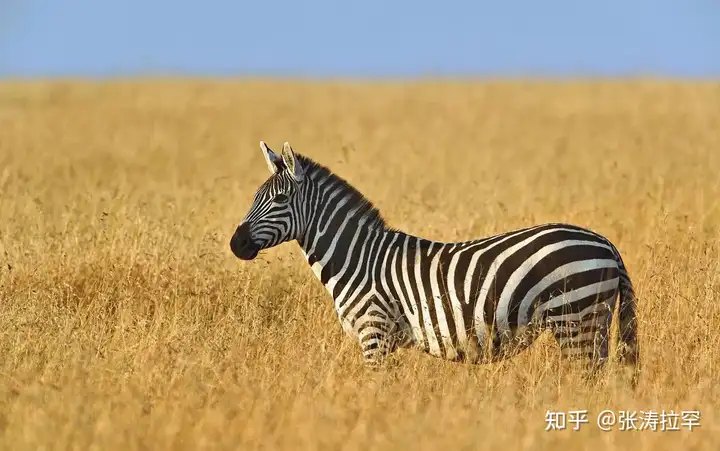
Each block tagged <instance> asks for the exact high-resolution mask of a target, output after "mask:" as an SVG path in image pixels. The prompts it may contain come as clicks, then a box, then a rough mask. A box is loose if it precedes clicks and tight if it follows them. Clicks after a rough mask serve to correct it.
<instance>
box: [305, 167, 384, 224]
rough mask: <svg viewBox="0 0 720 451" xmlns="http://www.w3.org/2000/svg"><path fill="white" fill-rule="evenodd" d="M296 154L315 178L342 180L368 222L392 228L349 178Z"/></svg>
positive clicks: (342, 184) (310, 175)
mask: <svg viewBox="0 0 720 451" xmlns="http://www.w3.org/2000/svg"><path fill="white" fill-rule="evenodd" d="M295 156H296V157H297V159H298V160H299V161H300V164H302V167H303V169H304V170H305V174H306V176H309V177H310V178H313V179H322V178H328V179H331V180H337V181H338V182H340V186H342V188H343V190H344V192H345V193H347V194H349V195H350V199H349V201H350V202H351V203H352V204H354V205H356V206H357V208H358V213H359V214H360V215H361V216H363V217H365V218H366V219H367V221H368V222H367V223H368V224H370V225H372V226H375V227H379V228H384V229H388V230H391V228H389V227H388V226H387V223H386V222H385V219H384V218H383V217H382V216H381V215H380V211H379V210H378V209H377V208H376V207H375V205H373V203H372V202H371V201H370V200H369V199H368V198H367V197H365V195H364V194H363V193H361V192H360V191H358V189H357V188H355V187H354V186H352V185H351V184H350V183H349V182H348V181H347V180H345V179H344V178H342V177H340V176H339V175H337V174H335V173H334V172H332V171H331V170H330V169H328V168H327V167H325V166H323V165H321V164H320V163H317V162H315V161H313V160H312V159H310V158H309V157H306V156H304V155H300V154H298V153H296V154H295Z"/></svg>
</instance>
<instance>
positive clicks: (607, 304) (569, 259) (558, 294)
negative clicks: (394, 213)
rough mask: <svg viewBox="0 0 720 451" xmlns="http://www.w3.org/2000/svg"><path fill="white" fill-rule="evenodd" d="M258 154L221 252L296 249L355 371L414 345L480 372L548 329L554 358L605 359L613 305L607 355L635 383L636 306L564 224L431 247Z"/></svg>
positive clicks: (329, 186) (352, 198) (322, 174)
mask: <svg viewBox="0 0 720 451" xmlns="http://www.w3.org/2000/svg"><path fill="white" fill-rule="evenodd" d="M260 148H261V150H262V153H263V155H264V157H265V161H266V163H267V166H268V170H269V171H270V174H271V175H270V177H269V178H268V179H267V180H266V181H265V182H264V183H263V184H262V185H261V186H260V187H259V188H258V189H257V191H256V192H255V195H254V198H253V202H252V206H251V207H250V209H249V211H248V212H247V214H246V215H245V217H244V218H243V220H242V221H241V222H240V225H239V226H237V228H236V230H235V232H234V234H233V235H232V238H231V239H230V249H231V251H232V253H233V254H234V255H235V256H236V257H237V258H239V259H241V260H253V259H254V258H255V257H256V256H257V255H258V253H259V252H260V251H261V250H264V249H269V248H272V247H274V246H277V245H279V244H281V243H284V242H287V241H293V240H294V241H297V243H298V244H299V245H300V248H301V249H302V252H303V254H304V256H305V258H306V260H307V262H308V264H309V265H310V267H311V269H312V271H313V273H314V274H315V276H316V277H317V278H318V279H319V280H320V281H321V282H322V284H323V285H324V286H325V288H326V289H327V291H328V292H329V293H330V295H331V296H332V298H333V300H334V307H335V311H336V313H337V316H338V319H339V321H340V324H341V326H342V329H343V330H344V331H345V333H347V334H348V335H349V336H350V337H352V338H353V339H354V340H356V341H357V342H358V343H359V345H360V348H361V350H362V355H363V358H364V363H365V364H366V365H368V366H369V367H372V368H378V366H379V365H380V364H381V363H382V362H383V361H384V360H385V358H386V357H387V356H388V355H389V354H390V353H392V352H394V351H395V350H396V349H399V348H408V347H419V348H421V349H422V350H424V351H425V352H426V353H429V354H431V355H433V356H435V357H439V358H444V359H447V360H450V361H458V362H470V363H489V362H497V361H500V360H502V359H506V358H509V357H511V356H514V355H516V354H518V353H519V352H520V351H522V350H524V349H526V348H527V347H529V346H530V345H531V344H532V343H533V342H534V341H535V339H536V338H537V337H538V336H539V335H540V334H541V332H543V331H546V330H550V331H551V332H552V334H553V335H554V337H555V339H556V340H557V342H558V344H559V346H560V353H561V357H562V358H565V359H571V358H572V359H577V358H580V359H583V358H584V359H585V361H586V362H587V364H588V369H589V370H590V374H596V371H597V370H599V369H601V368H603V367H605V363H606V361H607V360H608V355H609V352H608V343H609V340H610V325H611V321H612V316H613V314H614V313H613V312H614V309H615V301H616V298H618V297H619V308H618V311H619V313H618V316H619V340H618V356H619V359H620V361H621V362H622V363H624V365H625V368H627V369H629V370H630V371H631V373H632V384H633V386H635V384H636V377H637V369H638V366H639V365H638V360H639V355H640V353H639V346H638V343H637V315H636V297H635V294H634V290H633V284H632V282H631V280H630V277H629V275H628V272H627V270H626V268H625V265H624V263H623V260H622V258H621V256H620V253H619V251H618V250H617V248H616V247H615V246H614V245H613V244H612V243H611V242H610V241H609V240H608V239H607V238H605V237H603V236H602V235H600V234H598V233H596V232H593V231H591V230H589V229H586V228H583V227H580V226H577V225H571V224H566V223H547V224H541V225H534V226H531V227H526V228H522V229H518V230H513V231H510V232H506V233H502V234H499V235H494V236H490V237H485V238H481V239H476V240H472V241H464V242H450V243H446V242H438V241H432V240H428V239H425V238H421V237H418V236H413V235H411V234H408V233H404V232H402V231H400V230H397V229H394V228H392V227H390V226H388V225H387V224H386V222H385V220H384V219H383V218H382V216H381V215H380V213H379V211H378V209H377V208H376V207H375V206H374V205H373V204H372V203H371V202H370V201H369V200H368V199H367V198H366V197H365V196H364V195H363V194H361V193H360V192H359V191H358V190H357V189H356V188H354V187H353V186H352V185H350V183H348V182H347V181H346V180H345V179H343V178H341V177H340V176H338V175H336V174H334V173H333V172H331V171H330V169H328V168H327V167H325V166H322V165H321V164H319V163H316V162H314V161H313V160H311V159H310V158H309V157H306V156H304V155H301V154H299V153H296V152H295V151H294V150H293V148H292V147H291V146H290V144H289V143H288V142H285V143H284V145H283V148H282V151H281V153H280V155H277V154H276V153H275V152H274V151H273V150H272V149H270V148H269V147H268V146H267V144H266V143H265V142H264V141H261V142H260Z"/></svg>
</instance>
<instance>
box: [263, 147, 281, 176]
mask: <svg viewBox="0 0 720 451" xmlns="http://www.w3.org/2000/svg"><path fill="white" fill-rule="evenodd" d="M260 150H262V153H263V156H264V157H265V162H266V163H267V167H268V170H269V171H270V173H271V174H277V172H278V170H279V169H280V168H279V167H278V165H279V164H280V163H282V158H280V157H279V156H278V155H277V154H276V153H275V152H273V151H272V149H270V148H269V147H268V145H267V144H265V141H260Z"/></svg>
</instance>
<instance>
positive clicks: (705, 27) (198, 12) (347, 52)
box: [0, 0, 720, 78]
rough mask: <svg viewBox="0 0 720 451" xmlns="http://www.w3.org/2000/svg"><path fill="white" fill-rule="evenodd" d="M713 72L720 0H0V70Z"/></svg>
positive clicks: (17, 73) (716, 71)
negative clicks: (349, 0)
mask: <svg viewBox="0 0 720 451" xmlns="http://www.w3.org/2000/svg"><path fill="white" fill-rule="evenodd" d="M127 75H193V76H197V75H208V76H213V75H221V76H238V75H249V76H262V75H272V76H301V77H316V76H321V77H398V76H399V77H408V76H462V77H465V76H475V75H479V76H543V77H545V76H573V77H576V76H624V75H634V76H648V75H649V76H662V77H713V78H716V77H718V76H720V1H718V0H674V1H671V0H606V1H604V2H599V1H589V0H585V1H582V0H545V1H531V0H526V1H518V0H496V1H492V2H491V1H483V0H478V1H474V2H471V1H462V2H461V1H450V0H445V1H435V2H427V1H422V0H418V1H414V2H412V1H407V0H395V1H391V0H386V1H385V2H383V1H378V0H366V1H364V2H340V1H330V0H307V1H305V2H302V1H294V2H293V1H267V2H263V0H255V1H243V0H236V1H231V0H205V1H195V2H187V1H183V0H175V1H170V0H145V1H141V0H126V1H113V0H0V77H8V76H11V77H23V76H35V77H37V76H39V77H48V76H93V77H105V76H113V77H116V76H127Z"/></svg>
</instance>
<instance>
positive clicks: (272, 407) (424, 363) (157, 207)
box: [0, 80, 720, 450]
mask: <svg viewBox="0 0 720 451" xmlns="http://www.w3.org/2000/svg"><path fill="white" fill-rule="evenodd" d="M261 139H263V140H266V141H267V142H268V143H269V144H270V145H271V146H273V147H275V148H277V149H279V148H280V147H281V146H282V143H283V142H284V141H286V140H287V141H290V142H291V144H292V145H293V147H294V148H295V150H296V151H297V152H300V153H302V154H305V155H307V156H309V157H311V158H313V159H315V160H317V161H318V162H321V163H322V164H324V165H326V166H329V167H330V168H331V169H333V170H334V171H335V172H336V173H338V174H339V175H341V176H342V177H344V178H346V179H347V180H348V181H350V182H351V183H352V184H354V185H355V186H356V187H357V188H358V189H360V190H361V191H362V192H364V193H365V194H366V195H367V196H368V197H369V198H370V199H371V200H372V201H373V202H374V203H375V204H376V206H377V207H379V208H380V211H381V212H382V213H383V215H384V216H385V218H386V219H387V220H388V222H389V223H390V224H391V225H392V226H394V227H397V228H400V229H403V230H405V231H407V232H410V233H414V234H417V235H421V236H425V237H427V238H433V239H438V240H447V241H449V240H464V239H469V238H477V237H481V236H487V235H490V234H494V233H499V232H503V231H507V230H509V229H512V228H518V227H523V226H527V225H531V224H534V223H540V222H550V221H567V222H573V223H576V224H579V225H584V226H587V227H590V228H592V229H593V230H595V231H597V232H600V233H602V234H604V235H606V236H607V237H608V238H610V239H611V240H612V241H613V242H614V243H615V244H616V245H617V247H618V248H619V249H620V251H621V252H622V254H623V256H624V259H625V262H626V264H627V266H628V269H629V271H630V274H631V276H632V277H633V280H634V283H635V287H636V290H637V293H638V297H639V318H640V320H639V321H640V344H641V349H642V358H641V359H642V360H641V361H642V374H641V377H640V383H639V386H638V388H637V391H635V392H633V391H631V390H629V389H628V388H627V387H626V386H624V385H622V384H618V383H616V378H615V376H614V375H615V374H616V372H615V369H614V368H612V367H611V368H610V371H609V372H608V373H607V374H606V375H605V376H603V377H602V378H601V379H600V380H599V381H598V382H597V383H595V384H591V383H589V382H587V381H586V380H584V379H583V378H582V373H581V372H580V371H579V368H578V367H576V366H574V365H571V364H569V363H567V362H562V361H560V360H559V351H558V348H557V345H556V344H555V342H554V340H552V339H551V338H549V337H542V338H541V339H540V340H539V341H538V342H537V343H536V344H535V345H534V346H533V347H532V348H530V349H529V350H528V351H526V352H525V353H523V354H521V355H520V356H518V357H516V358H514V359H512V360H508V361H506V362H502V363H497V364H489V365H483V366H472V365H465V364H458V363H450V362H444V361H442V360H439V359H436V358H433V357H430V356H427V355H425V354H422V353H421V352H419V351H414V350H404V351H401V352H398V353H397V354H395V355H394V356H393V359H392V360H391V362H390V363H389V364H388V366H387V367H386V368H384V369H382V370H380V371H378V372H376V373H373V372H369V371H368V370H366V369H365V368H364V367H363V365H362V361H361V356H360V353H359V350H358V347H357V345H356V344H355V342H353V341H351V340H350V339H349V338H346V337H345V336H344V335H343V332H342V330H341V328H340V325H339V323H338V321H337V318H336V316H335V313H334V311H333V308H332V301H331V299H330V297H329V295H328V294H327V292H326V291H325V289H324V288H323V287H322V285H321V284H320V282H319V281H317V280H316V279H315V278H314V276H313V274H312V272H311V271H310V269H309V268H308V267H307V264H306V263H305V261H304V259H303V257H302V254H301V252H300V250H299V248H298V246H297V244H295V243H290V244H285V245H282V246H279V247H277V248H275V249H272V250H269V251H265V252H264V253H262V254H261V256H260V257H259V258H258V259H257V260H256V261H253V262H242V261H239V260H237V259H236V258H235V257H234V256H233V255H232V253H231V252H230V249H229V244H228V242H229V239H230V236H231V234H232V232H233V231H234V229H235V227H236V225H237V224H238V222H239V221H240V219H241V218H242V216H243V215H244V214H245V212H246V209H247V208H248V207H249V205H250V202H251V199H252V196H253V193H254V190H255V188H256V187H257V186H259V185H260V183H262V181H264V180H265V179H266V177H267V175H268V173H267V168H266V166H265V162H264V160H263V158H262V155H261V153H260V150H259V147H258V142H259V141H260V140H261ZM719 171H720V85H718V84H712V83H699V82H698V83H694V84H693V83H685V84H683V83H671V82H661V81H633V82H599V81H598V82H583V83H581V82H563V83H560V82H556V83H549V82H548V83H541V82H532V83H530V82H520V81H517V82H490V81H488V82H483V83H481V82H477V83H470V82H453V83H450V82H448V83H429V82H428V83H413V84H400V83H397V84H391V83H387V84H384V83H376V84H360V83H357V84H351V83H347V84H341V83H329V82H327V83H325V82H324V83H320V82H318V83H310V82H307V83H299V82H298V83H294V82H280V81H278V82H269V81H244V82H235V81H229V80H218V81H190V80H188V81H180V80H156V81H146V82H141V81H138V82H121V81H115V82H105V83H83V82H70V81H65V82H54V83H49V82H33V83H30V82H13V83H11V82H5V83H2V84H0V448H2V449H8V450H10V449H12V450H24V449H103V450H109V449H122V450H134V449H143V450H161V449H254V448H261V449H270V450H276V449H348V450H350V449H417V450H435V449H453V450H466V449H467V450H470V449H478V450H485V449H487V450H497V449H507V450H511V449H532V450H545V449H553V450H556V449H559V448H558V447H559V446H561V445H563V444H564V445H567V446H570V447H571V448H570V449H634V450H659V449H678V447H682V449H708V450H716V449H717V446H718V442H720V435H719V434H720V427H719V423H718V422H719V421H720V412H719V409H720V386H719V385H718V383H719V382H720V377H719V376H718V358H719V357H720V305H718V302H719V301H720V203H719V202H720V178H719V177H718V173H719ZM548 409H550V410H565V411H567V410H573V409H587V410H588V411H589V415H588V419H589V424H584V425H582V427H581V429H580V431H572V430H564V431H545V425H546V423H545V420H544V418H545V412H546V410H548ZM604 409H612V410H614V411H615V412H618V411H619V410H630V411H637V412H638V415H640V413H639V412H640V411H648V410H654V411H656V412H658V413H660V412H661V411H662V410H663V409H665V410H674V411H675V412H680V411H681V410H699V411H700V412H701V415H702V417H701V420H700V423H701V427H700V428H699V429H696V430H694V431H693V432H688V431H687V429H686V428H683V430H682V431H670V432H668V431H665V432H661V431H656V432H653V431H650V430H644V431H619V430H618V428H619V426H616V427H615V428H614V432H602V431H601V430H600V429H599V428H598V427H597V426H596V425H595V418H596V416H597V414H598V413H599V412H600V411H602V410H604ZM638 426H641V423H640V422H639V423H638Z"/></svg>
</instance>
